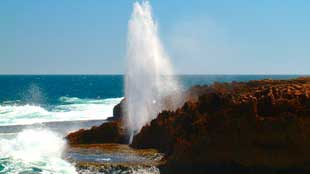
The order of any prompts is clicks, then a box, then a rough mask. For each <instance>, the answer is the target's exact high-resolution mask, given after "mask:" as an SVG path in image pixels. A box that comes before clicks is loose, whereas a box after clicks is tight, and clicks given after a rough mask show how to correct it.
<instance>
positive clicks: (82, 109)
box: [0, 97, 122, 126]
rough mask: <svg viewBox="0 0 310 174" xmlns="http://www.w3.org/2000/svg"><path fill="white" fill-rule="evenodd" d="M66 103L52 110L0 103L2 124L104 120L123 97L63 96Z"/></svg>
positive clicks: (62, 99) (0, 123) (34, 106)
mask: <svg viewBox="0 0 310 174" xmlns="http://www.w3.org/2000/svg"><path fill="white" fill-rule="evenodd" d="M60 100H61V101H62V102H63V103H64V104H63V105H58V106H56V107H54V108H52V109H51V110H50V111H48V110H46V109H45V108H43V107H41V106H36V105H0V118H1V119H0V126H8V125H28V124H34V123H44V122H56V121H76V120H103V119H106V118H108V117H110V116H113V108H114V106H115V105H117V104H118V103H119V102H120V101H121V100H122V98H110V99H79V98H76V97H74V98H69V97H65V98H64V97H62V98H60Z"/></svg>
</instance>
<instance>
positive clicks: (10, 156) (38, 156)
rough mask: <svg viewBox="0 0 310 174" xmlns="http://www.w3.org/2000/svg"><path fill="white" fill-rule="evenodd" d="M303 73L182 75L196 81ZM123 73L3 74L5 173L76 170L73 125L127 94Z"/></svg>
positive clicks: (0, 154) (1, 151) (96, 117)
mask: <svg viewBox="0 0 310 174" xmlns="http://www.w3.org/2000/svg"><path fill="white" fill-rule="evenodd" d="M296 77H298V75H180V76H177V79H179V81H180V83H181V85H182V86H183V89H188V88H190V87H191V86H193V85H209V84H212V83H214V82H215V81H217V82H231V81H249V80H258V79H290V78H296ZM123 86H124V77H123V76H122V75H1V76H0V174H2V173H3V174H4V173H76V170H75V168H74V166H73V165H72V164H71V163H69V162H67V161H66V160H64V158H63V152H64V149H65V148H66V143H65V140H64V139H63V137H64V136H65V135H66V134H67V133H68V132H70V131H75V130H78V129H80V128H88V127H91V126H93V125H99V124H101V123H102V122H104V120H105V119H107V118H108V117H110V116H112V115H113V107H114V106H115V105H116V104H118V103H119V102H120V101H121V100H122V99H123V97H124V87H123Z"/></svg>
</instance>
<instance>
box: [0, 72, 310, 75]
mask: <svg viewBox="0 0 310 174" xmlns="http://www.w3.org/2000/svg"><path fill="white" fill-rule="evenodd" d="M10 75H12V76H18V75H20V76H82V75H89V76H113V75H122V76H123V75H125V74H121V73H115V74H114V73H111V74H109V73H107V74H105V73H103V74H91V73H89V74H88V73H85V74H82V73H81V74H69V73H68V74H41V73H38V74H28V73H25V74H19V73H17V74H1V73H0V76H10ZM174 75H197V76H199V75H214V76H216V75H219V76H220V75H268V76H269V75H289V76H310V74H298V73H294V74H293V73H292V74H284V73H283V74H282V73H271V74H266V73H248V74H246V73H239V74H238V73H236V74H233V73H226V74H225V73H221V74H216V73H214V74H212V73H206V74H200V73H199V74H198V73H197V74H196V73H184V74H183V73H182V74H181V73H180V74H179V73H177V74H174Z"/></svg>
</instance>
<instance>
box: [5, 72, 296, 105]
mask: <svg viewBox="0 0 310 174" xmlns="http://www.w3.org/2000/svg"><path fill="white" fill-rule="evenodd" d="M295 77H298V75H182V76H178V78H179V79H180V81H181V83H182V84H183V86H184V87H185V88H189V87H190V86H193V85H198V84H199V85H204V84H212V83H213V82H215V81H219V82H231V81H249V80H257V79H267V78H268V79H269V78H271V79H289V78H295ZM123 86H124V78H123V76H122V75H1V76H0V103H3V102H19V103H39V104H41V105H44V104H58V103H59V98H60V97H63V96H67V97H77V98H81V99H85V98H87V99H104V98H116V97H122V96H124V88H123Z"/></svg>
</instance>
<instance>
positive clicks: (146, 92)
mask: <svg viewBox="0 0 310 174" xmlns="http://www.w3.org/2000/svg"><path fill="white" fill-rule="evenodd" d="M127 42H128V43H127V61H128V62H127V72H126V79H125V98H126V100H127V102H126V105H127V113H126V115H127V117H126V123H127V126H128V129H129V133H130V135H131V138H130V141H131V140H132V137H133V135H134V134H136V133H138V132H139V131H140V129H141V128H142V127H143V126H144V125H145V124H147V123H149V122H150V121H151V120H152V119H154V118H156V116H157V114H158V113H159V112H160V111H162V110H163V109H173V108H175V107H176V106H177V105H178V99H177V98H178V96H179V85H178V82H177V80H176V79H175V76H173V70H172V67H171V65H170V62H169V57H168V56H167V54H166V53H165V51H164V49H163V46H162V44H161V41H160V39H159V36H158V31H157V24H156V23H155V22H154V20H153V17H152V10H151V6H150V4H149V2H148V1H143V2H142V3H139V2H136V3H134V7H133V12H132V16H131V19H130V20H129V24H128V41H127ZM168 96H170V97H169V102H167V101H168V100H167V99H168Z"/></svg>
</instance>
